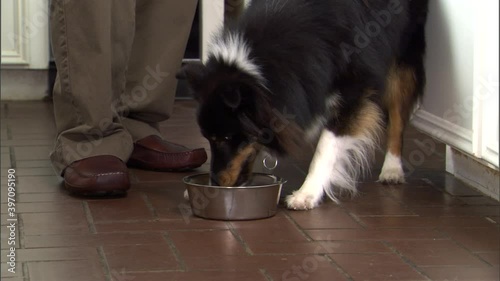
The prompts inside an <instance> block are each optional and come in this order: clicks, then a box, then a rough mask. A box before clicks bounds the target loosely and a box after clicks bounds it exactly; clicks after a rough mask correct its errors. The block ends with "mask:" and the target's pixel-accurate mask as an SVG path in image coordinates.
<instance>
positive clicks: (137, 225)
mask: <svg viewBox="0 0 500 281" xmlns="http://www.w3.org/2000/svg"><path fill="white" fill-rule="evenodd" d="M95 228H96V230H97V232H98V233H106V232H158V231H163V232H164V231H167V230H193V229H199V230H202V229H205V230H206V229H227V228H228V226H227V224H226V223H225V222H222V221H212V220H202V219H190V220H189V221H185V220H183V219H171V220H159V221H158V220H155V221H140V222H115V223H98V224H95Z"/></svg>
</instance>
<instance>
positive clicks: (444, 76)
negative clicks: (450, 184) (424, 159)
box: [412, 0, 499, 197]
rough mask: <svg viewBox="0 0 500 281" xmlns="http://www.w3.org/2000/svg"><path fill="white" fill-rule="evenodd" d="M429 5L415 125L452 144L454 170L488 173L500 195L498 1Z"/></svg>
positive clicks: (473, 175)
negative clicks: (422, 90) (423, 88)
mask: <svg viewBox="0 0 500 281" xmlns="http://www.w3.org/2000/svg"><path fill="white" fill-rule="evenodd" d="M429 3H430V7H429V20H428V23H427V45H428V48H427V57H426V71H427V87H426V92H425V97H424V100H423V102H422V104H421V106H420V108H419V109H418V110H417V112H416V113H415V115H414V117H413V119H412V123H413V125H414V126H416V127H417V128H419V129H421V130H422V131H425V132H426V133H428V134H429V135H432V136H433V137H435V138H437V139H439V140H441V141H443V142H444V143H445V144H447V145H448V146H449V149H448V150H447V152H448V154H450V155H448V157H447V169H448V171H449V172H451V173H453V174H455V175H456V176H459V177H461V178H463V179H464V180H466V181H468V182H475V183H477V181H480V180H481V178H484V177H483V176H482V174H483V172H481V171H482V170H484V171H488V172H484V174H485V175H490V176H489V177H490V178H488V179H486V181H487V182H490V183H493V185H496V187H493V186H489V187H486V189H487V191H486V193H488V194H490V195H492V196H496V197H498V194H499V191H498V166H499V149H498V143H499V121H498V111H499V106H498V103H499V100H498V96H499V88H498V77H499V71H498V69H499V56H498V53H499V46H498V42H499V28H498V25H499V3H498V0H478V1H470V0H434V1H429ZM463 159H468V160H467V161H463ZM469 160H470V163H469V162H468V161H469ZM471 163H473V164H471ZM471 167H476V168H471ZM481 167H484V169H482V168H481ZM480 174H481V175H480ZM468 178H469V180H468ZM478 185H481V183H479V184H478ZM476 187H478V188H480V189H481V187H480V186H476ZM483 191H484V190H483Z"/></svg>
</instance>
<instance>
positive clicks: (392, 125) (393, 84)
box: [384, 64, 416, 156]
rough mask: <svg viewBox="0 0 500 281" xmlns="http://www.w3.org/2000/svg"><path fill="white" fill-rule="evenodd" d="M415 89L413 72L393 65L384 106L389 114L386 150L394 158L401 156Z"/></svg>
mask: <svg viewBox="0 0 500 281" xmlns="http://www.w3.org/2000/svg"><path fill="white" fill-rule="evenodd" d="M415 88H416V78H415V72H414V71H413V70H412V69H410V68H406V67H401V66H397V65H395V64H394V65H393V66H392V67H391V70H390V72H389V75H388V76H387V91H386V93H385V95H384V104H385V106H386V107H387V110H388V113H389V124H388V131H387V150H388V151H389V152H390V153H392V154H393V155H396V156H401V150H402V141H403V139H402V138H403V130H404V128H405V126H406V123H407V122H408V120H409V118H410V114H411V106H412V105H413V103H414V102H415V99H416V94H415Z"/></svg>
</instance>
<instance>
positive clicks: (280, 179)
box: [182, 173, 287, 189]
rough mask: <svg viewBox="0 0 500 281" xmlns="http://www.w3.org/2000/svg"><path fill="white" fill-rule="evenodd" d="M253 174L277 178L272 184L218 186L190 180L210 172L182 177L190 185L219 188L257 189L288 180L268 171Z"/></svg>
mask: <svg viewBox="0 0 500 281" xmlns="http://www.w3.org/2000/svg"><path fill="white" fill-rule="evenodd" d="M253 174H254V175H260V176H266V177H271V178H274V179H275V180H276V182H274V183H271V184H266V185H251V186H246V185H245V186H217V185H206V184H197V183H192V182H189V179H191V178H195V177H198V176H202V175H210V174H209V173H198V174H194V175H189V176H185V177H184V178H182V181H183V182H184V183H185V184H187V185H190V186H195V187H210V188H217V189H254V188H255V189H256V188H266V187H271V186H275V185H283V184H285V183H286V182H287V181H286V180H285V179H283V178H281V177H278V176H276V175H271V174H266V173H253Z"/></svg>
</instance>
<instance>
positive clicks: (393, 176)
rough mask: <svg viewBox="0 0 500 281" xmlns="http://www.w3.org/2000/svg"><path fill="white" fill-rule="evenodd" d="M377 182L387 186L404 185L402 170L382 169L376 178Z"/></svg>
mask: <svg viewBox="0 0 500 281" xmlns="http://www.w3.org/2000/svg"><path fill="white" fill-rule="evenodd" d="M378 181H379V182H381V183H387V184H402V183H405V174H404V172H403V169H401V168H400V167H398V168H391V169H382V172H381V173H380V175H379V177H378Z"/></svg>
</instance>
